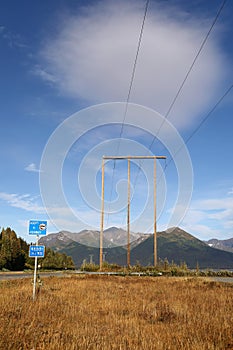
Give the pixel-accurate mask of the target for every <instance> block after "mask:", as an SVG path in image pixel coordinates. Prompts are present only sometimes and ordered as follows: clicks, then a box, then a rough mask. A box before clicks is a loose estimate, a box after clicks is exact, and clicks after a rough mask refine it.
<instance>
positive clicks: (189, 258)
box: [39, 227, 233, 269]
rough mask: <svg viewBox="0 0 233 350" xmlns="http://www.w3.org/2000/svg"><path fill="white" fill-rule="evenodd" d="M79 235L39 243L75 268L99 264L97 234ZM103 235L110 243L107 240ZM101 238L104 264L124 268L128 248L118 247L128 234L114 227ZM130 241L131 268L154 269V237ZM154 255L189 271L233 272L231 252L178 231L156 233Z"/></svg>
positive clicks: (140, 236) (48, 238) (58, 236)
mask: <svg viewBox="0 0 233 350" xmlns="http://www.w3.org/2000/svg"><path fill="white" fill-rule="evenodd" d="M85 234H86V235H87V236H86V237H85ZM116 234H118V236H119V237H116V238H117V242H118V243H116V242H114V241H112V237H115V236H116ZM78 235H79V234H77V233H71V232H69V231H60V232H59V233H57V234H56V233H55V234H49V235H47V236H44V237H41V238H40V240H39V243H40V244H43V245H45V246H49V247H50V248H52V249H54V250H55V251H59V252H64V253H66V254H67V255H70V256H71V257H72V258H73V260H74V262H75V265H76V266H77V267H78V266H81V265H82V263H83V260H85V261H93V262H95V263H96V264H98V263H99V231H94V230H93V231H92V230H83V231H81V234H80V236H78ZM106 235H108V238H110V239H106ZM103 236H104V242H105V245H104V249H103V255H104V260H106V261H108V262H109V263H116V264H119V265H126V256H127V245H126V244H124V245H121V246H119V245H117V244H119V242H121V243H122V242H123V241H125V242H126V239H127V232H126V231H125V230H123V229H118V228H115V227H114V228H113V230H112V231H111V228H109V229H107V230H105V231H104V235H103ZM122 236H123V237H124V239H123V237H122ZM72 237H73V238H74V239H75V240H74V239H72ZM136 237H138V238H136ZM84 238H85V239H84ZM88 238H92V239H93V238H94V240H92V241H91V240H90V241H88ZM97 238H98V240H97ZM131 238H132V239H133V238H136V239H135V240H134V241H132V242H131V244H130V258H131V259H130V262H131V264H132V265H135V264H137V263H140V264H141V265H143V266H147V265H153V256H154V253H153V247H154V243H153V240H154V237H153V235H152V234H143V233H137V234H136V235H135V234H134V235H132V234H131ZM83 243H85V244H83ZM87 243H88V245H87ZM157 255H158V259H161V260H164V259H168V261H169V262H172V261H173V262H175V263H177V264H180V263H181V262H185V263H186V264H187V266H188V267H189V268H196V267H197V265H198V266H199V267H200V268H214V269H233V253H232V252H226V251H223V250H220V249H216V248H213V247H210V246H209V245H208V244H207V243H205V242H203V241H201V240H199V239H198V238H196V237H194V236H193V235H191V234H189V233H188V232H186V231H184V230H182V229H180V228H179V227H178V228H177V227H176V228H170V229H168V230H166V231H162V232H158V233H157Z"/></svg>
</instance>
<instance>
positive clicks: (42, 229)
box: [29, 220, 47, 235]
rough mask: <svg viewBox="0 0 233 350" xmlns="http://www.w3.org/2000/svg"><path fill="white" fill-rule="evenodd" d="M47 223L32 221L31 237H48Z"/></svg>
mask: <svg viewBox="0 0 233 350" xmlns="http://www.w3.org/2000/svg"><path fill="white" fill-rule="evenodd" d="M46 231H47V221H38V220H30V221H29V235H46Z"/></svg>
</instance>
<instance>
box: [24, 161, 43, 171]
mask: <svg viewBox="0 0 233 350" xmlns="http://www.w3.org/2000/svg"><path fill="white" fill-rule="evenodd" d="M24 170H27V171H31V172H35V173H39V172H40V169H38V168H37V167H36V164H35V163H30V164H29V165H27V166H26V167H25V168H24Z"/></svg>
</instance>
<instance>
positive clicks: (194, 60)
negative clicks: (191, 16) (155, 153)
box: [134, 0, 227, 187]
mask: <svg viewBox="0 0 233 350" xmlns="http://www.w3.org/2000/svg"><path fill="white" fill-rule="evenodd" d="M226 2H227V0H224V1H223V2H222V5H221V6H220V8H219V10H218V12H217V14H216V16H215V18H214V20H213V22H212V24H211V26H210V28H209V30H208V32H207V34H206V36H205V38H204V40H203V41H202V44H201V46H200V48H199V50H198V51H197V53H196V55H195V57H194V59H193V62H192V63H191V65H190V67H189V69H188V71H187V73H186V75H185V77H184V79H183V81H182V83H181V85H180V87H179V89H178V91H177V93H176V94H175V96H174V98H173V100H172V102H171V104H170V106H169V108H168V110H167V112H166V114H165V116H164V119H163V121H162V122H161V124H160V126H159V128H158V131H157V133H156V135H155V136H154V138H153V140H152V142H151V144H150V145H149V148H148V152H149V151H150V150H151V148H152V146H153V144H154V142H155V140H156V139H157V138H158V135H159V133H160V131H161V129H162V127H163V125H164V123H165V121H166V120H167V119H168V116H169V114H170V112H171V110H172V109H173V107H174V105H175V103H176V101H177V99H178V97H179V95H180V93H181V91H182V89H183V87H184V85H185V83H186V81H187V80H188V77H189V75H190V73H191V72H192V70H193V67H194V65H195V63H196V61H197V59H198V57H199V56H200V54H201V51H202V50H203V48H204V46H205V44H206V42H207V40H208V38H209V36H210V33H211V32H212V30H213V28H214V26H215V24H216V22H217V20H218V18H219V16H220V14H221V12H222V10H223V8H224V6H225V4H226ZM141 168H142V163H141V164H140V165H139V168H138V172H137V175H136V177H135V181H134V187H135V186H136V182H137V179H138V175H139V173H140V171H141Z"/></svg>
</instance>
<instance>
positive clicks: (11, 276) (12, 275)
mask: <svg viewBox="0 0 233 350" xmlns="http://www.w3.org/2000/svg"><path fill="white" fill-rule="evenodd" d="M39 274H40V276H41V277H52V276H57V277H63V276H65V274H64V273H62V272H40V273H39ZM22 278H33V272H31V273H28V272H1V273H0V281H4V280H16V279H22Z"/></svg>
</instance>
